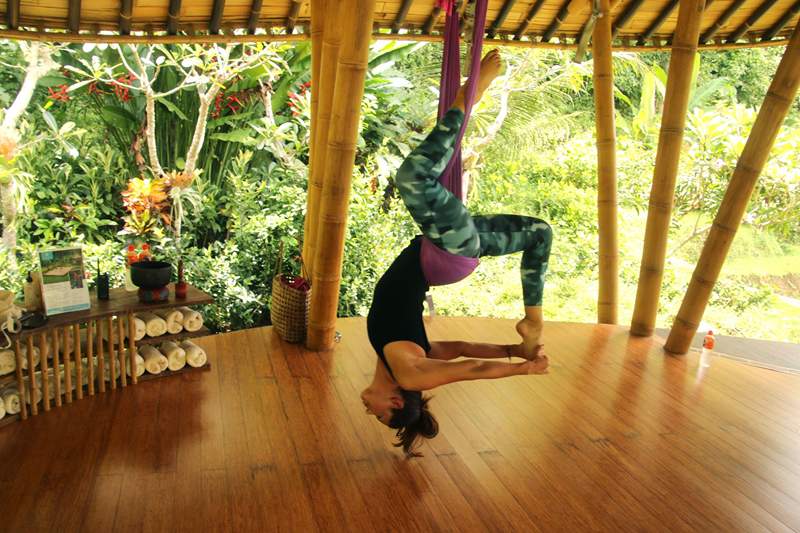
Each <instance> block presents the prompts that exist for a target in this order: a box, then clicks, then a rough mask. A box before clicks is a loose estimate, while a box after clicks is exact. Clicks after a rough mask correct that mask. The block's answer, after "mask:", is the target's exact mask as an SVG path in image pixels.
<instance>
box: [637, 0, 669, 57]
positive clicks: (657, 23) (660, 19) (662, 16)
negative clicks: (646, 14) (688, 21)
mask: <svg viewBox="0 0 800 533" xmlns="http://www.w3.org/2000/svg"><path fill="white" fill-rule="evenodd" d="M677 5H678V0H669V4H667V5H666V6H665V7H664V9H662V10H661V12H660V13H659V14H658V16H657V17H656V18H655V20H654V21H653V22H652V24H650V26H648V27H647V29H646V30H645V31H644V33H643V34H642V35H641V36H640V37H639V40H638V41H637V43H636V44H637V45H639V46H643V45H644V44H645V43H646V42H647V39H649V38H650V37H652V36H653V34H654V33H655V32H657V31H658V28H660V27H661V25H662V24H664V21H665V20H667V17H669V16H670V14H671V13H672V11H673V10H674V9H675V7H676V6H677Z"/></svg>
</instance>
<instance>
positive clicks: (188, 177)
mask: <svg viewBox="0 0 800 533" xmlns="http://www.w3.org/2000/svg"><path fill="white" fill-rule="evenodd" d="M193 181H194V174H187V173H186V172H178V171H177V170H173V171H172V172H170V173H169V174H167V183H168V184H169V186H171V187H176V188H178V189H185V188H187V187H189V186H190V185H191V184H192V182H193Z"/></svg>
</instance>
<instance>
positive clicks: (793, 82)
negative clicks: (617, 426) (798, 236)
mask: <svg viewBox="0 0 800 533" xmlns="http://www.w3.org/2000/svg"><path fill="white" fill-rule="evenodd" d="M798 87H800V21H799V22H798V23H797V27H796V28H795V30H794V34H793V36H792V38H791V41H790V42H789V46H788V47H787V48H786V52H784V54H783V59H781V62H780V64H779V65H778V69H777V71H776V73H775V77H774V78H773V79H772V84H771V85H770V87H769V89H768V90H767V95H766V96H765V97H764V103H763V104H762V105H761V109H760V110H759V111H758V116H757V117H756V121H755V124H753V129H752V130H751V131H750V135H749V137H748V138H747V143H746V144H745V146H744V150H742V155H741V156H739V161H738V163H737V164H736V169H735V170H734V171H733V177H732V178H731V181H730V183H729V184H728V189H727V190H726V191H725V196H724V197H723V198H722V203H721V204H720V206H719V210H718V211H717V216H716V217H715V218H714V223H713V225H712V227H711V231H710V232H709V234H708V237H706V242H705V244H704V245H703V251H702V252H701V253H700V259H699V260H698V261H697V266H696V267H695V270H694V274H692V279H691V281H690V282H689V288H688V289H687V291H686V295H685V296H684V297H683V302H682V303H681V307H680V310H679V311H678V315H677V317H676V318H675V321H674V323H673V324H672V329H671V330H670V333H669V336H668V337H667V342H666V345H665V346H664V349H665V350H666V351H668V352H671V353H676V354H683V353H686V352H687V351H688V350H689V346H690V345H691V342H692V339H693V338H694V334H695V332H696V331H697V329H698V328H699V327H700V320H701V319H702V318H703V313H704V312H705V310H706V306H707V305H708V299H709V297H710V296H711V291H712V289H713V288H714V284H715V283H716V282H717V279H718V278H719V274H720V271H721V270H722V265H723V263H724V262H725V258H726V256H727V255H728V251H729V250H730V247H731V244H732V243H733V239H734V237H735V236H736V231H737V230H738V229H739V225H740V223H741V221H742V218H743V217H744V214H745V212H746V210H747V204H748V202H749V201H750V197H751V196H752V194H753V189H754V188H755V186H756V182H757V181H758V177H759V176H760V175H761V171H762V170H763V169H764V165H765V164H766V162H767V159H768V158H769V152H770V150H771V149H772V145H773V144H774V143H775V138H776V137H777V136H778V132H779V131H780V128H781V125H782V124H783V121H784V120H785V119H786V115H787V114H788V113H789V109H790V108H791V106H792V103H793V102H794V99H795V97H796V96H797V90H798Z"/></svg>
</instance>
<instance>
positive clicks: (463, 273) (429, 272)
mask: <svg viewBox="0 0 800 533" xmlns="http://www.w3.org/2000/svg"><path fill="white" fill-rule="evenodd" d="M419 260H420V264H421V265H422V273H423V274H424V275H425V279H426V280H427V281H428V285H449V284H450V283H455V282H457V281H461V280H462V279H464V278H466V277H467V276H469V275H470V274H472V271H473V270H475V269H476V268H477V266H478V263H480V261H479V260H478V258H477V257H464V256H463V255H456V254H451V253H450V252H446V251H444V250H442V249H441V248H439V247H438V246H436V245H435V244H433V243H432V242H431V241H430V240H428V239H427V238H426V237H423V238H422V248H421V250H420V254H419Z"/></svg>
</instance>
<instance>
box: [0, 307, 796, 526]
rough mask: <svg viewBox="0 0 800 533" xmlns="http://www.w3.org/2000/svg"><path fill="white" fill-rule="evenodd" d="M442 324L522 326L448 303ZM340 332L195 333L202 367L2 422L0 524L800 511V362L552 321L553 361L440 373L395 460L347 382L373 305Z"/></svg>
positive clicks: (544, 521)
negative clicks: (315, 349)
mask: <svg viewBox="0 0 800 533" xmlns="http://www.w3.org/2000/svg"><path fill="white" fill-rule="evenodd" d="M428 327H429V336H430V337H431V338H432V339H458V338H465V339H472V340H483V341H488V342H501V343H506V342H512V341H513V340H514V338H515V334H514V333H513V322H512V321H507V320H494V319H481V318H441V317H437V318H435V319H434V320H432V321H430V322H429V324H428ZM338 329H339V330H340V331H341V333H342V341H341V343H339V344H338V345H337V347H336V349H335V351H333V352H330V353H312V352H304V351H303V350H302V349H301V348H299V347H297V346H293V345H287V344H284V343H282V342H281V341H280V340H279V339H277V337H276V336H275V335H274V334H273V332H272V330H271V329H270V328H263V329H254V330H247V331H241V332H235V333H230V334H226V335H218V336H214V337H207V338H204V339H202V340H201V341H200V342H201V343H202V344H203V345H204V346H205V348H206V349H207V350H208V351H209V353H210V354H211V361H212V365H213V367H212V370H211V371H210V372H199V373H191V374H185V375H183V376H178V377H173V378H168V379H162V380H154V381H150V382H146V383H142V384H140V385H137V386H136V387H133V388H131V387H129V388H127V389H125V390H120V389H117V390H116V391H112V392H110V393H106V394H104V395H100V396H95V397H93V398H89V399H84V400H81V401H78V402H74V403H73V404H71V405H68V406H66V407H64V408H62V409H58V410H55V411H53V412H50V413H45V414H42V415H40V416H38V417H35V418H32V419H30V420H28V421H26V422H21V423H17V424H13V425H10V426H8V427H6V428H3V429H0V457H2V465H3V467H2V468H1V469H0V495H2V497H1V498H0V530H2V531H25V532H28V531H98V532H110V531H236V532H242V531H272V530H279V531H291V532H306V531H316V530H324V531H359V532H361V533H366V532H371V531H504V532H507V531H525V532H528V531H703V532H706V531H725V532H733V531H759V532H760V531H792V530H795V531H798V530H800V376H796V375H785V374H780V373H776V372H772V371H768V370H764V369H758V368H753V367H749V366H745V365H742V364H740V363H737V362H734V361H730V360H725V359H714V362H713V366H712V367H711V368H708V369H706V370H705V372H698V357H697V355H696V354H690V355H689V356H686V357H681V358H676V357H665V356H664V355H663V353H662V352H661V350H660V347H659V345H658V344H657V341H656V340H653V339H636V338H630V337H628V335H627V332H626V330H625V328H621V327H614V326H598V325H580V324H567V323H548V324H547V327H546V330H545V343H546V347H547V351H548V354H549V355H550V358H551V362H552V369H551V373H550V374H549V375H547V376H524V377H523V376H520V377H514V378H509V379H503V380H495V381H480V382H469V383H459V384H453V385H448V386H446V387H442V388H441V389H439V390H436V391H434V396H435V398H434V400H433V401H432V403H431V405H432V409H433V411H434V413H435V414H436V415H437V416H438V419H439V422H440V425H441V432H440V434H439V436H438V437H437V438H436V439H434V440H433V441H431V442H430V443H428V444H426V445H425V446H424V448H423V450H422V451H423V452H424V454H425V456H424V457H423V458H420V459H414V460H405V459H403V457H402V455H401V454H400V453H399V452H398V451H397V450H396V449H395V448H393V447H392V446H391V441H392V433H391V432H390V431H389V430H387V429H386V428H385V427H384V426H382V425H380V424H379V423H378V422H377V421H376V420H375V419H374V418H372V417H371V416H365V414H364V412H363V411H364V408H363V406H362V405H361V402H360V399H359V397H358V393H359V392H360V390H361V389H362V388H363V387H364V386H365V385H367V384H368V382H369V381H370V379H371V375H372V372H373V370H374V366H375V356H374V354H373V353H372V351H371V350H370V348H369V344H368V343H367V339H366V331H365V324H364V320H363V319H344V320H341V321H340V323H339V328H338Z"/></svg>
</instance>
